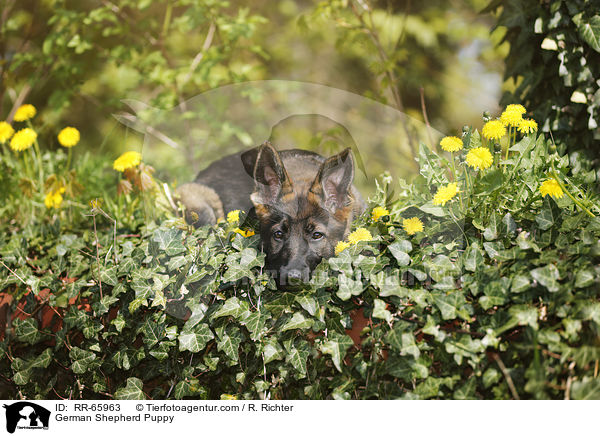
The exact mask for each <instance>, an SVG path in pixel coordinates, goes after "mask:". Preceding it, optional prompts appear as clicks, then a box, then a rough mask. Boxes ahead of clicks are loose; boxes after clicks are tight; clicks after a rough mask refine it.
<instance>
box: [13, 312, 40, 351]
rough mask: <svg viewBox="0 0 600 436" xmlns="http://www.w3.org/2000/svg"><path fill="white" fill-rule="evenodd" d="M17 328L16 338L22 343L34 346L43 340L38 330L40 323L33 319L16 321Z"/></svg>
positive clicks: (14, 323)
mask: <svg viewBox="0 0 600 436" xmlns="http://www.w3.org/2000/svg"><path fill="white" fill-rule="evenodd" d="M13 325H14V327H15V337H16V339H18V340H19V341H21V342H25V343H27V344H29V345H33V344H35V343H36V342H38V341H39V340H40V339H41V338H42V334H41V333H40V331H39V330H38V323H37V321H36V320H35V319H33V318H27V319H19V318H17V319H15V320H14V322H13Z"/></svg>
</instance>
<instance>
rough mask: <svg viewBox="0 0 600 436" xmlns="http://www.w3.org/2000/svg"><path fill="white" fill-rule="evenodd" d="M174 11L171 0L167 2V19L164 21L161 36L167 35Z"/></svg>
mask: <svg viewBox="0 0 600 436" xmlns="http://www.w3.org/2000/svg"><path fill="white" fill-rule="evenodd" d="M172 12H173V3H171V2H170V1H169V2H168V3H167V10H166V12H165V21H164V22H163V28H162V34H161V38H163V39H164V37H165V36H167V32H168V31H169V25H170V24H171V14H172Z"/></svg>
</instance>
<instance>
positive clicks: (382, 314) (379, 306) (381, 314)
mask: <svg viewBox="0 0 600 436" xmlns="http://www.w3.org/2000/svg"><path fill="white" fill-rule="evenodd" d="M373 303H374V304H375V306H374V307H373V317H374V318H380V319H384V320H386V321H387V322H391V320H392V314H391V313H390V311H389V310H387V309H386V307H387V304H386V303H385V301H382V300H380V299H378V298H376V299H375V300H373Z"/></svg>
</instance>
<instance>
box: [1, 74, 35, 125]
mask: <svg viewBox="0 0 600 436" xmlns="http://www.w3.org/2000/svg"><path fill="white" fill-rule="evenodd" d="M30 92H31V85H30V84H29V83H26V84H25V85H23V88H21V92H19V95H18V96H17V98H16V100H15V102H14V103H13V106H12V108H11V110H10V112H9V113H8V117H6V122H7V123H9V124H10V123H11V122H12V120H13V117H14V116H15V112H16V111H17V109H18V108H19V106H21V105H22V104H23V102H24V101H25V99H26V98H27V96H28V95H29V93H30Z"/></svg>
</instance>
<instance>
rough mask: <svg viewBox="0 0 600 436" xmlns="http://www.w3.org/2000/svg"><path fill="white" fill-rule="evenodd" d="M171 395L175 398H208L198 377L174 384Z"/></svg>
mask: <svg viewBox="0 0 600 436" xmlns="http://www.w3.org/2000/svg"><path fill="white" fill-rule="evenodd" d="M173 395H174V396H175V399H176V400H181V399H182V398H184V397H193V398H199V399H202V400H206V399H208V392H207V391H206V388H205V387H204V386H201V385H200V381H199V380H198V379H195V378H192V379H187V378H186V379H185V380H181V381H180V382H178V383H177V385H175V389H174V390H173Z"/></svg>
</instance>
